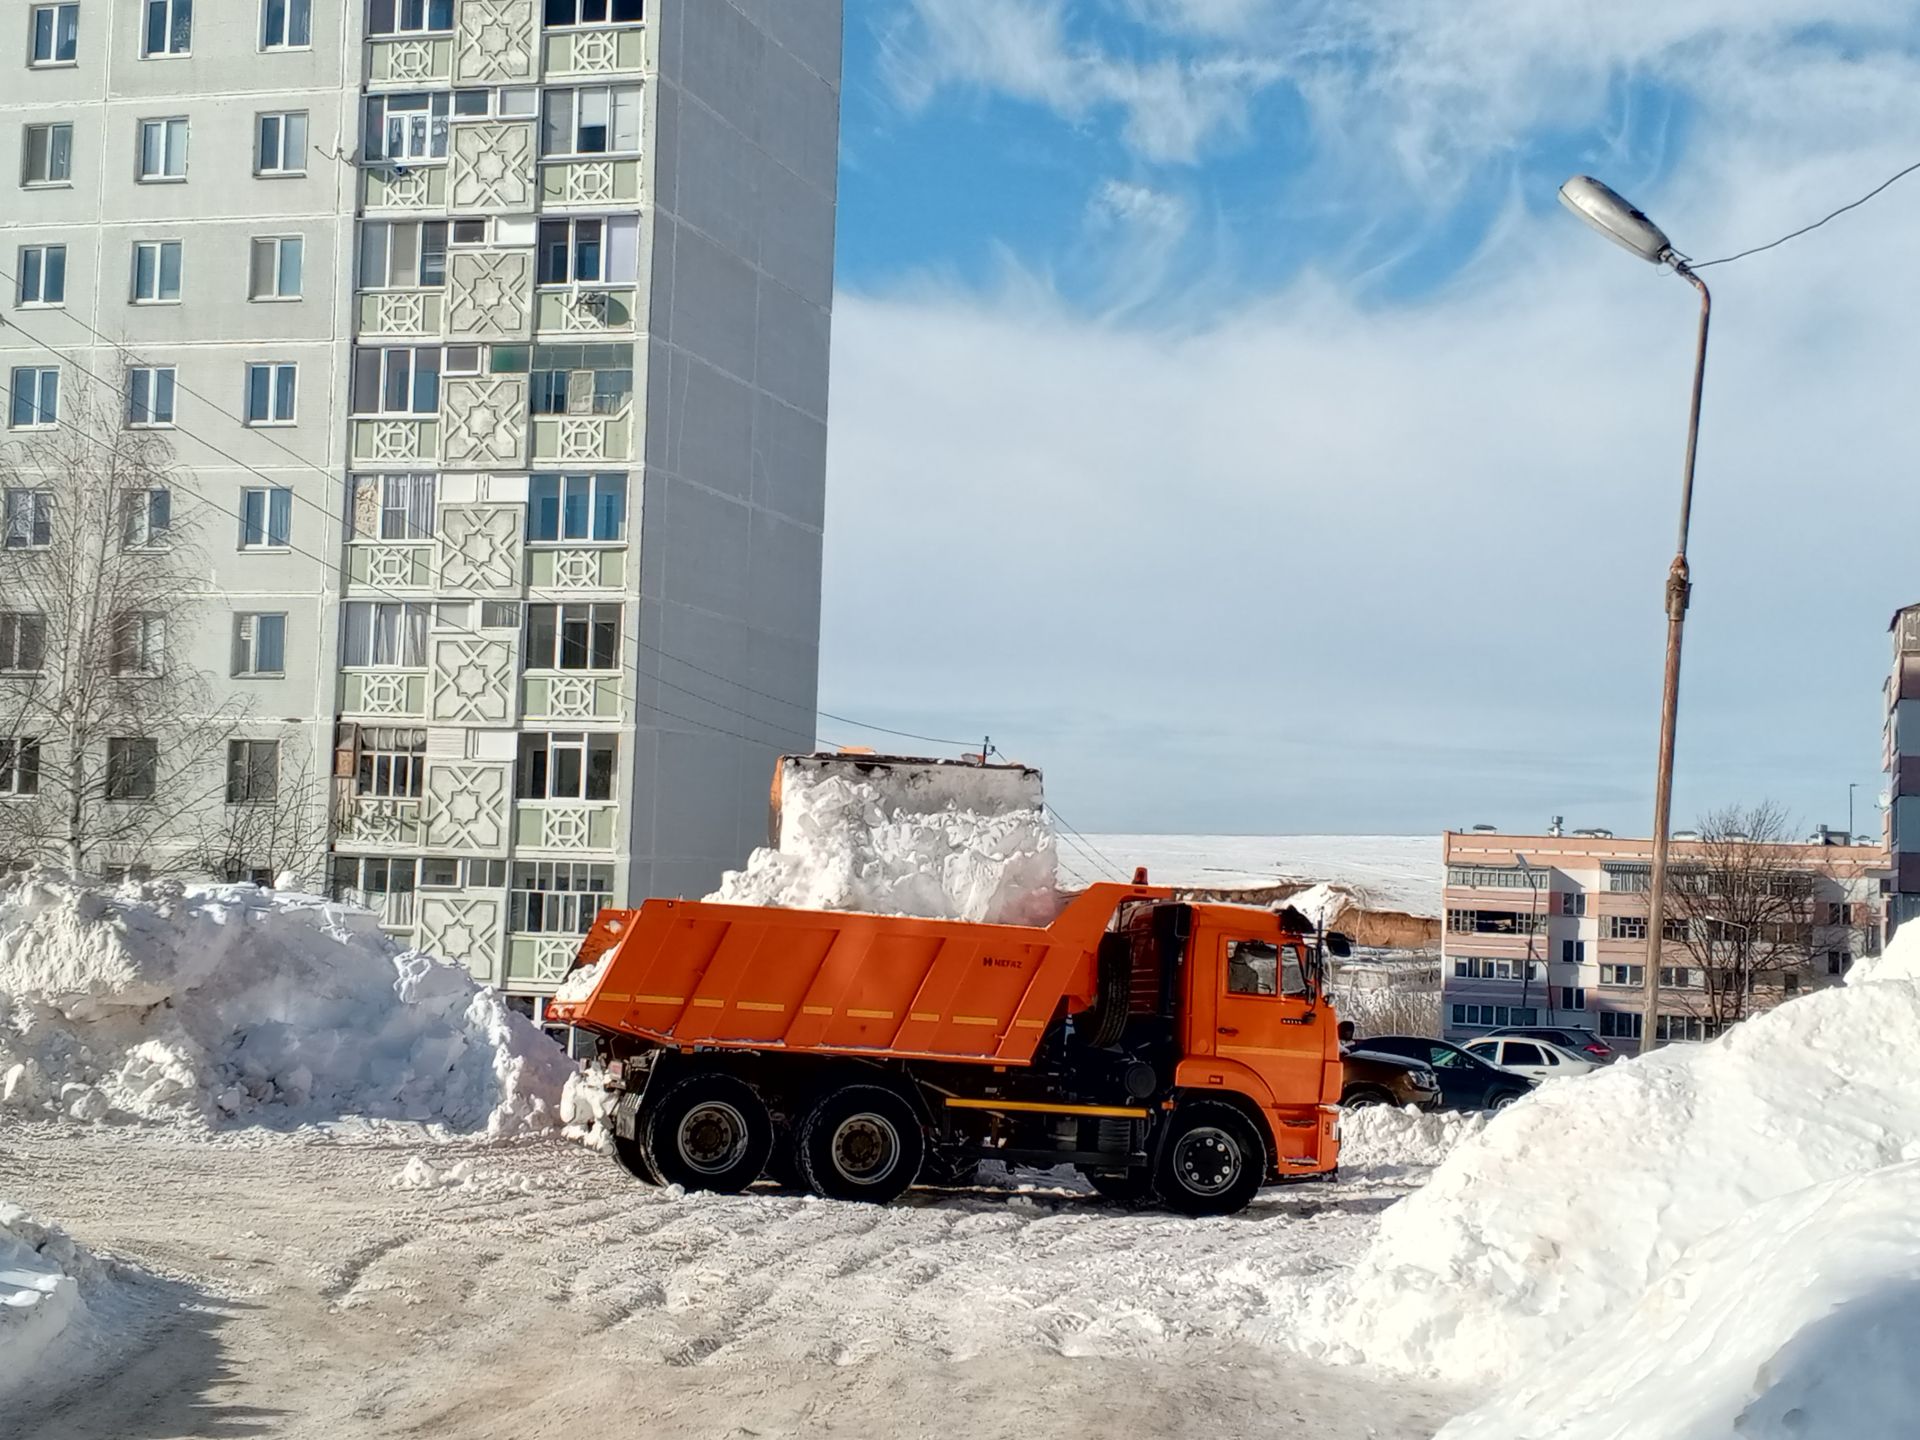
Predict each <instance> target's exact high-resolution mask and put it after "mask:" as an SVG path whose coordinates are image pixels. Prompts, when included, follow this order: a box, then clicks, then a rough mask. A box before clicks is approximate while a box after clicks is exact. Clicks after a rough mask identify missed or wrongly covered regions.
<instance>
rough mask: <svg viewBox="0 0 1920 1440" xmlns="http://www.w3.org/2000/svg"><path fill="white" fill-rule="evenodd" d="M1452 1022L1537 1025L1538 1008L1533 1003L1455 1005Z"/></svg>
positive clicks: (1491, 1024) (1481, 1024)
mask: <svg viewBox="0 0 1920 1440" xmlns="http://www.w3.org/2000/svg"><path fill="white" fill-rule="evenodd" d="M1453 1023H1454V1024H1455V1025H1459V1026H1468V1025H1477V1026H1495V1025H1537V1024H1539V1023H1540V1010H1539V1007H1538V1006H1534V1005H1456V1006H1454V1007H1453Z"/></svg>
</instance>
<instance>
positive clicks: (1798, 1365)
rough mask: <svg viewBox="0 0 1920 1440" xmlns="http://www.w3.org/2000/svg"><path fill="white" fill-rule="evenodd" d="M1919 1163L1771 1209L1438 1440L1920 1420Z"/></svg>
mask: <svg viewBox="0 0 1920 1440" xmlns="http://www.w3.org/2000/svg"><path fill="white" fill-rule="evenodd" d="M1917 1348H1920V1163H1906V1164H1901V1165H1895V1166H1891V1167H1888V1168H1886V1169H1882V1170H1878V1171H1874V1172H1872V1173H1869V1174H1866V1175H1850V1176H1847V1177H1844V1178H1842V1179H1839V1180H1833V1181H1829V1182H1827V1183H1825V1184H1822V1185H1815V1186H1812V1187H1809V1188H1808V1189H1805V1190H1801V1191H1798V1192H1796V1193H1794V1194H1792V1195H1787V1196H1783V1197H1782V1198H1780V1199H1777V1200H1772V1201H1769V1202H1767V1203H1766V1204H1763V1205H1760V1206H1758V1207H1756V1208H1755V1209H1753V1210H1751V1211H1749V1212H1748V1213H1747V1214H1745V1215H1744V1216H1742V1217H1740V1218H1739V1219H1738V1220H1736V1221H1734V1223H1733V1224H1731V1225H1729V1226H1728V1227H1727V1228H1725V1229H1723V1230H1720V1231H1718V1232H1716V1233H1715V1234H1713V1235H1711V1236H1709V1237H1708V1238H1707V1239H1705V1240H1703V1241H1701V1242H1700V1243H1699V1244H1697V1245H1695V1246H1694V1247H1693V1248H1692V1249H1691V1250H1689V1251H1688V1252H1687V1253H1686V1254H1685V1255H1684V1256H1683V1257H1682V1258H1681V1260H1680V1261H1679V1263H1678V1264H1676V1265H1675V1266H1674V1268H1673V1269H1672V1270H1670V1271H1669V1272H1667V1274H1666V1275H1665V1276H1663V1277H1662V1278H1661V1280H1660V1281H1659V1283H1658V1284H1656V1285H1655V1286H1654V1287H1653V1288H1652V1289H1651V1290H1649V1291H1648V1292H1647V1293H1646V1294H1645V1295H1644V1296H1643V1297H1642V1298H1641V1300H1640V1302H1639V1304H1637V1305H1634V1306H1632V1307H1630V1308H1625V1309H1622V1310H1620V1311H1618V1312H1616V1313H1615V1314H1613V1315H1611V1316H1610V1317H1609V1318H1607V1319H1606V1320H1604V1321H1602V1322H1601V1323H1600V1324H1599V1325H1597V1326H1595V1327H1594V1328H1593V1329H1592V1330H1589V1331H1588V1332H1587V1333H1586V1334H1585V1335H1583V1336H1582V1337H1581V1338H1580V1339H1579V1340H1578V1341H1577V1342H1576V1343H1575V1345H1574V1346H1573V1347H1572V1348H1571V1349H1569V1350H1566V1351H1563V1352H1561V1354H1560V1355H1558V1356H1556V1357H1555V1359H1554V1361H1553V1363H1552V1364H1551V1365H1549V1366H1545V1367H1542V1368H1541V1369H1540V1370H1538V1371H1536V1372H1533V1373H1531V1374H1529V1375H1528V1376H1527V1377H1526V1378H1525V1379H1524V1380H1523V1381H1521V1382H1520V1383H1518V1384H1516V1385H1514V1386H1513V1387H1512V1388H1510V1389H1508V1390H1507V1391H1506V1392H1505V1393H1503V1394H1502V1395H1500V1396H1499V1397H1498V1398H1497V1399H1495V1400H1493V1401H1492V1402H1490V1403H1489V1404H1487V1405H1485V1406H1483V1407H1482V1408H1481V1409H1479V1410H1476V1411H1474V1412H1473V1413H1472V1414H1471V1415H1468V1416H1466V1417H1464V1418H1462V1419H1459V1420H1456V1421H1454V1422H1453V1423H1452V1424H1451V1425H1449V1426H1447V1427H1446V1429H1444V1430H1442V1431H1441V1432H1440V1440H1517V1437H1522V1436H1524V1437H1527V1440H1618V1437H1621V1436H1632V1437H1633V1440H1720V1437H1725V1436H1732V1435H1738V1436H1742V1437H1748V1440H1882V1437H1885V1440H1892V1437H1895V1436H1906V1435H1911V1434H1913V1433H1914V1426H1915V1422H1914V1418H1913V1417H1914V1415H1915V1414H1916V1412H1920V1372H1916V1371H1915V1369H1914V1367H1913V1363H1912V1357H1913V1354H1914V1351H1915V1350H1916V1349H1917Z"/></svg>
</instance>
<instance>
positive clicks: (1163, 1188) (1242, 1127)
mask: <svg viewBox="0 0 1920 1440" xmlns="http://www.w3.org/2000/svg"><path fill="white" fill-rule="evenodd" d="M1266 1156H1267V1151H1266V1147H1265V1146H1264V1145H1262V1144H1261V1143H1260V1137H1259V1135H1258V1134H1256V1133H1255V1132H1254V1128H1253V1126H1251V1125H1249V1124H1248V1123H1247V1121H1246V1117H1244V1116H1243V1115H1241V1114H1240V1112H1239V1111H1237V1110H1234V1109H1231V1108H1229V1107H1228V1106H1225V1105H1210V1104H1207V1103H1205V1102H1202V1103H1200V1104H1197V1105H1183V1106H1181V1107H1180V1109H1178V1110H1176V1111H1174V1113H1173V1121H1172V1125H1171V1128H1170V1129H1169V1130H1168V1132H1167V1137H1166V1140H1165V1141H1164V1142H1163V1143H1162V1145H1161V1147H1160V1163H1159V1165H1158V1166H1157V1167H1156V1169H1157V1171H1158V1173H1157V1175H1156V1177H1155V1180H1156V1183H1155V1185H1154V1187H1153V1188H1154V1190H1155V1191H1156V1192H1157V1193H1158V1194H1159V1196H1160V1199H1161V1202H1162V1203H1163V1204H1165V1205H1166V1207H1167V1208H1168V1209H1169V1210H1177V1211H1179V1212H1180V1213H1181V1214H1182V1215H1231V1214H1233V1213H1234V1212H1235V1211H1236V1210H1244V1209H1245V1208H1246V1206H1247V1202H1248V1201H1250V1200H1252V1199H1253V1197H1254V1194H1255V1192H1256V1191H1258V1190H1259V1188H1260V1182H1261V1181H1262V1180H1263V1179H1265V1178H1266V1177H1265V1174H1264V1172H1265V1170H1266Z"/></svg>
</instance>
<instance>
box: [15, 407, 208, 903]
mask: <svg viewBox="0 0 1920 1440" xmlns="http://www.w3.org/2000/svg"><path fill="white" fill-rule="evenodd" d="M61 410H62V414H61V423H60V424H59V425H58V426H55V427H52V428H48V429H34V430H29V431H25V432H23V433H21V434H19V435H18V436H17V437H16V438H15V440H14V441H13V443H11V444H10V445H8V446H7V447H5V448H4V449H0V488H3V489H4V492H5V493H4V496H3V497H0V498H3V499H4V504H5V509H4V514H3V515H0V789H4V790H6V791H8V792H9V794H10V795H11V796H12V797H13V798H11V799H9V800H8V802H7V803H5V804H4V805H0V855H5V856H7V857H8V858H9V859H12V860H15V861H21V860H35V861H45V862H50V863H56V864H63V865H64V866H65V867H66V868H67V869H68V870H69V871H70V872H71V873H74V874H76V875H79V874H87V873H90V872H92V871H97V870H99V869H101V868H103V867H104V866H106V865H108V864H114V863H119V864H126V863H128V862H129V861H130V860H136V859H137V861H138V862H139V863H141V864H143V865H145V866H147V867H148V868H149V869H152V870H153V871H155V872H156V873H158V872H160V871H164V870H177V869H184V868H187V867H188V866H189V865H190V861H189V860H187V859H186V858H185V857H184V856H183V855H181V853H180V852H179V849H178V847H177V845H172V844H168V843H166V842H167V841H168V840H169V839H170V838H171V837H176V836H178V835H179V834H180V832H181V830H182V828H183V826H187V825H190V824H191V823H192V821H191V819H190V818H189V817H192V816H194V815H196V814H197V813H198V812H200V811H201V810H202V809H203V808H204V807H206V806H207V805H209V804H215V803H218V801H219V798H220V791H221V779H222V775H221V769H220V765H219V762H218V759H217V757H218V756H220V755H221V754H222V753H223V752H224V749H225V742H226V739H227V737H228V735H230V734H231V733H232V729H233V723H234V721H235V720H236V719H237V718H238V717H237V716H235V715H233V714H229V713H226V710H225V709H224V708H223V707H222V706H220V705H219V704H217V703H216V700H215V696H214V692H213V687H212V686H211V685H210V684H209V682H208V677H206V676H205V675H204V674H202V673H200V672H198V671H196V670H195V669H193V668H192V667H191V666H190V665H188V664H186V663H184V662H183V661H182V660H179V659H176V655H177V654H184V652H185V649H186V647H185V646H184V645H178V646H175V647H170V646H169V640H170V639H172V640H176V641H178V640H181V639H184V637H186V636H187V635H188V633H189V631H190V627H191V626H192V625H193V623H194V621H195V617H196V612H197V611H198V610H199V609H200V608H201V606H202V605H203V604H204V602H205V601H206V600H207V599H208V598H209V587H208V583H207V580H206V578H205V573H204V567H203V566H202V565H201V564H200V562H199V556H198V553H197V550H196V547H195V545H194V543H193V542H194V535H193V530H194V525H193V520H192V515H191V512H190V511H187V510H184V509H182V508H180V507H176V506H175V505H174V504H173V489H174V487H173V483H172V481H173V452H172V449H171V447H170V446H169V445H168V443H167V441H166V438H165V435H164V434H163V433H161V432H156V431H154V430H151V429H138V428H129V427H126V426H125V425H123V424H122V419H123V417H122V414H121V407H120V405H119V404H118V403H117V401H116V400H115V399H114V398H113V397H108V396H105V395H103V393H102V392H101V391H99V390H97V389H91V388H78V389H76V390H74V391H70V392H69V393H68V394H67V395H66V396H64V397H63V403H62V405H61ZM210 762H211V763H210Z"/></svg>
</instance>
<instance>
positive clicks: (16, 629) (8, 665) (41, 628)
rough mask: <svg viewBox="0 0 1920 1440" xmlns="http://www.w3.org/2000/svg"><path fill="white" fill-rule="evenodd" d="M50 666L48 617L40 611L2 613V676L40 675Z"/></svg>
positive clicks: (0, 621) (0, 616)
mask: <svg viewBox="0 0 1920 1440" xmlns="http://www.w3.org/2000/svg"><path fill="white" fill-rule="evenodd" d="M46 662H47V617H46V616H44V615H42V614H41V613H40V612H39V611H37V610H0V673H5V674H8V675H37V674H39V673H40V669H41V667H42V666H44V665H45V664H46Z"/></svg>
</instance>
